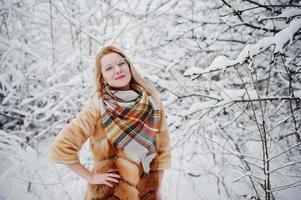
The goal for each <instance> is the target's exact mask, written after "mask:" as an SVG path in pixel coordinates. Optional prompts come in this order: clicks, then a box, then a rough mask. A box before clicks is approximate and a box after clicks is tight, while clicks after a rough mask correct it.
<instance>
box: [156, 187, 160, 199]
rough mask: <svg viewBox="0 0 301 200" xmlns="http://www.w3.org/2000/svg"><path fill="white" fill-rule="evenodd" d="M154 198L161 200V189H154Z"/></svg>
mask: <svg viewBox="0 0 301 200" xmlns="http://www.w3.org/2000/svg"><path fill="white" fill-rule="evenodd" d="M156 200H161V191H160V189H158V190H157V191H156Z"/></svg>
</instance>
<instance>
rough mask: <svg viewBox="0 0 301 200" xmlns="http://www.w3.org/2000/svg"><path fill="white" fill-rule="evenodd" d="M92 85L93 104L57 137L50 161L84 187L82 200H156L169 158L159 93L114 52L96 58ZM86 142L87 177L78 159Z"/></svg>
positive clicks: (104, 51) (112, 49)
mask: <svg viewBox="0 0 301 200" xmlns="http://www.w3.org/2000/svg"><path fill="white" fill-rule="evenodd" d="M96 84H97V90H96V93H95V95H94V96H93V98H91V100H90V101H89V103H88V104H87V105H86V106H85V107H84V108H83V109H82V111H81V112H79V113H78V114H77V115H76V118H75V119H73V120H72V121H71V122H70V123H69V124H67V125H66V126H65V127H64V128H63V129H62V130H61V132H60V133H59V134H58V136H57V137H56V139H55V141H54V143H53V145H52V146H51V149H50V151H49V159H50V160H52V161H55V162H58V163H63V164H66V165H67V166H68V168H70V169H71V170H72V171H74V172H75V173H77V174H78V175H79V176H80V177H82V178H84V179H85V180H86V181H87V182H88V188H87V192H86V194H85V199H86V200H88V199H89V200H90V199H91V200H92V199H94V200H96V199H121V200H124V199H128V200H138V199H143V200H148V199H156V200H158V199H161V194H160V186H161V183H162V178H163V173H164V170H165V169H169V168H170V157H171V153H170V144H169V133H168V127H167V123H166V115H165V113H164V109H163V106H162V102H161V99H160V96H159V93H158V91H157V90H156V89H155V87H154V86H152V85H151V84H149V83H148V82H146V81H145V80H144V79H143V78H142V77H141V76H140V75H139V74H138V73H137V71H136V70H135V68H134V66H133V64H132V63H131V62H130V61H129V59H128V57H127V56H126V55H125V54H124V53H123V52H122V51H121V50H119V49H118V48H116V47H114V46H106V47H104V48H103V49H102V50H101V51H100V52H99V53H98V54H97V56H96ZM88 138H89V139H90V144H89V145H90V150H91V152H92V154H93V158H94V161H95V162H94V167H93V168H92V170H91V171H89V170H88V169H86V168H85V167H84V166H83V165H82V164H81V163H80V161H79V158H78V155H77V153H78V151H79V150H80V149H81V146H82V144H83V143H84V142H85V141H86V140H87V139H88Z"/></svg>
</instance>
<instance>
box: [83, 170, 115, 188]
mask: <svg viewBox="0 0 301 200" xmlns="http://www.w3.org/2000/svg"><path fill="white" fill-rule="evenodd" d="M115 171H118V169H112V170H109V171H108V172H105V173H96V172H94V173H93V174H91V178H90V179H89V183H90V184H104V185H107V186H109V187H113V184H112V183H111V182H114V183H118V182H119V181H118V179H119V178H120V176H119V175H118V174H115V173H110V172H115Z"/></svg>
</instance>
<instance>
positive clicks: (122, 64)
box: [104, 58, 128, 72]
mask: <svg viewBox="0 0 301 200" xmlns="http://www.w3.org/2000/svg"><path fill="white" fill-rule="evenodd" d="M115 65H117V66H118V67H125V66H127V65H128V62H127V60H126V58H123V59H121V60H118V61H117V62H115V64H114V65H112V64H107V65H105V67H104V70H105V71H106V72H108V71H112V69H113V68H114V66H115Z"/></svg>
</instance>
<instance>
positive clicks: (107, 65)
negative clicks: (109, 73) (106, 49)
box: [104, 63, 112, 68]
mask: <svg viewBox="0 0 301 200" xmlns="http://www.w3.org/2000/svg"><path fill="white" fill-rule="evenodd" d="M109 66H112V64H110V63H109V64H106V65H105V66H104V68H106V67H109Z"/></svg>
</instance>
